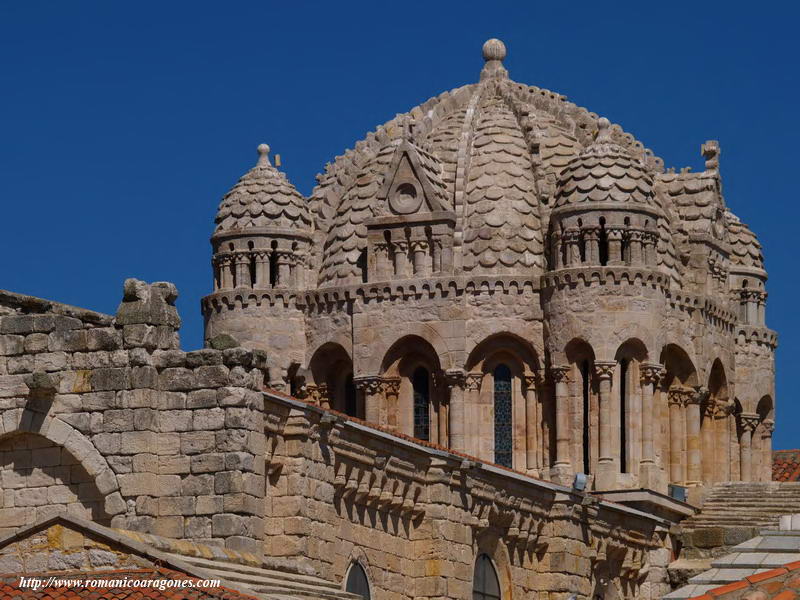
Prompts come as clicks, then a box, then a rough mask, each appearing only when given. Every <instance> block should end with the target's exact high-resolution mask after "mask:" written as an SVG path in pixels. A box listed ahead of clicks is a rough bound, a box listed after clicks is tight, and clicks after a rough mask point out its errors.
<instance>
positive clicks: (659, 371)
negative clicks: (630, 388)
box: [639, 363, 665, 385]
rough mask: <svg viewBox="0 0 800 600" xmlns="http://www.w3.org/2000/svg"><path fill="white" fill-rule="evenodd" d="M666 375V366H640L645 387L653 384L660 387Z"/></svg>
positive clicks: (645, 364)
mask: <svg viewBox="0 0 800 600" xmlns="http://www.w3.org/2000/svg"><path fill="white" fill-rule="evenodd" d="M664 373H665V369H664V366H663V365H660V364H658V363H642V364H641V365H640V366H639V375H640V377H641V379H642V384H644V385H650V384H651V383H652V384H654V385H658V382H659V381H661V378H662V377H663V376H664Z"/></svg>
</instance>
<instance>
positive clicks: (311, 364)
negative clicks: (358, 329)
mask: <svg viewBox="0 0 800 600" xmlns="http://www.w3.org/2000/svg"><path fill="white" fill-rule="evenodd" d="M306 377H307V379H306V388H307V392H308V394H309V395H310V396H311V397H312V399H313V400H314V401H315V402H316V403H317V404H320V405H321V406H323V407H324V408H332V409H334V410H338V411H339V412H343V413H346V414H348V415H350V416H353V417H360V418H363V417H364V413H363V408H362V407H360V406H359V402H358V401H357V397H356V390H355V385H354V384H353V359H352V358H351V357H350V354H349V353H348V352H347V350H346V349H345V348H344V347H343V346H342V345H341V344H339V343H336V342H326V343H324V344H321V345H320V346H318V347H317V349H316V350H315V351H314V353H313V354H312V355H311V359H310V360H309V361H308V368H307V369H306Z"/></svg>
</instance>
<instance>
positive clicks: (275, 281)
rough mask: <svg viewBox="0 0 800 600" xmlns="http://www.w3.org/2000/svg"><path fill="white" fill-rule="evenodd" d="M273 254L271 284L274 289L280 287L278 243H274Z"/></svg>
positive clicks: (270, 274)
mask: <svg viewBox="0 0 800 600" xmlns="http://www.w3.org/2000/svg"><path fill="white" fill-rule="evenodd" d="M271 248H272V252H270V253H269V284H270V286H272V287H275V286H276V285H278V251H277V248H278V242H275V241H273V242H272V245H271Z"/></svg>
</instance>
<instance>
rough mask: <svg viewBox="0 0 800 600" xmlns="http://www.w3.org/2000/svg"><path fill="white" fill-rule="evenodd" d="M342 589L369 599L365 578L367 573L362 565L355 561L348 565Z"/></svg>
mask: <svg viewBox="0 0 800 600" xmlns="http://www.w3.org/2000/svg"><path fill="white" fill-rule="evenodd" d="M344 590H345V591H346V592H350V593H351V594H355V595H356V596H359V597H361V598H364V600H370V598H371V596H370V593H369V580H368V579H367V573H366V571H364V567H362V566H361V565H360V564H358V563H357V562H354V563H353V564H352V565H350V570H349V571H348V572H347V583H346V584H345V588H344Z"/></svg>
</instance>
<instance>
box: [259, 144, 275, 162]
mask: <svg viewBox="0 0 800 600" xmlns="http://www.w3.org/2000/svg"><path fill="white" fill-rule="evenodd" d="M256 164H257V165H259V166H262V167H264V166H271V163H270V162H269V145H268V144H259V145H258V163H256Z"/></svg>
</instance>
